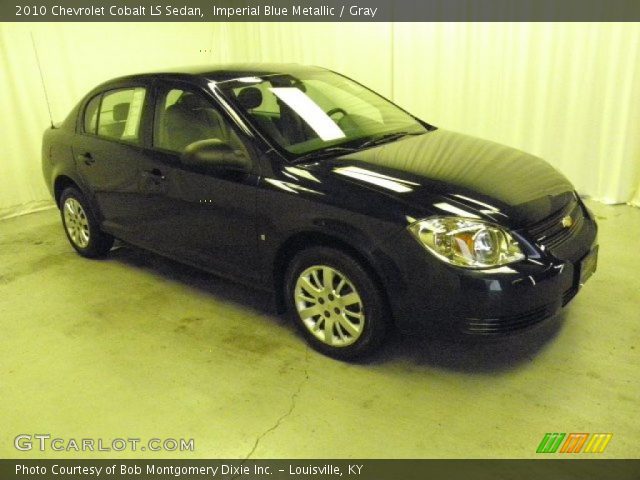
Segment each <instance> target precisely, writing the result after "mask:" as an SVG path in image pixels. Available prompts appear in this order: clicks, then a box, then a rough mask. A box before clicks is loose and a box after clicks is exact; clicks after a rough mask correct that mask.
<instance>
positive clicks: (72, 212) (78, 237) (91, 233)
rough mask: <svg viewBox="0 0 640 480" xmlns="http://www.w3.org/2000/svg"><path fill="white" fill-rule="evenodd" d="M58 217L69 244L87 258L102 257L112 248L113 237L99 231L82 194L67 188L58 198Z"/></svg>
mask: <svg viewBox="0 0 640 480" xmlns="http://www.w3.org/2000/svg"><path fill="white" fill-rule="evenodd" d="M60 216H61V217H62V226H63V227H64V232H65V234H66V235H67V239H68V240H69V243H70V244H71V246H72V247H73V248H75V250H76V251H77V252H78V253H79V254H80V255H82V256H83V257H87V258H99V257H104V256H105V255H106V254H107V253H109V250H111V247H112V246H113V237H112V236H111V235H107V234H106V233H104V232H102V231H101V230H100V227H99V226H98V221H97V220H96V216H95V214H94V213H93V211H92V210H91V207H90V206H89V202H87V201H86V199H85V198H84V196H83V195H82V193H80V191H78V189H77V188H74V187H68V188H66V189H65V190H64V191H63V192H62V195H61V196H60Z"/></svg>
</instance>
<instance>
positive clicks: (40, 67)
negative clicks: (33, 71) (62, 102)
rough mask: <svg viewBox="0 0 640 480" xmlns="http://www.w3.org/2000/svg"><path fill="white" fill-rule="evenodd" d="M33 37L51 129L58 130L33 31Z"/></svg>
mask: <svg viewBox="0 0 640 480" xmlns="http://www.w3.org/2000/svg"><path fill="white" fill-rule="evenodd" d="M29 33H30V35H31V44H32V45H33V53H35V55H36V63H37V64H38V71H39V72H40V81H41V82H42V90H44V99H45V101H46V102H47V110H48V111H49V121H50V122H51V128H56V127H55V125H54V124H53V115H51V104H50V103H49V95H48V94H47V87H46V85H45V84H44V75H42V66H41V65H40V57H39V56H38V49H37V48H36V39H35V38H34V37H33V31H31V32H29Z"/></svg>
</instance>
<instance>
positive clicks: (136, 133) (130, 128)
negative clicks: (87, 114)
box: [98, 88, 145, 143]
mask: <svg viewBox="0 0 640 480" xmlns="http://www.w3.org/2000/svg"><path fill="white" fill-rule="evenodd" d="M144 97H145V89H144V88H128V89H124V90H115V91H111V92H107V93H105V94H104V96H103V97H102V104H101V105H100V115H99V117H98V135H100V136H103V137H107V138H113V139H115V140H124V141H129V142H136V143H137V142H138V141H139V140H140V118H141V117H142V106H143V104H144Z"/></svg>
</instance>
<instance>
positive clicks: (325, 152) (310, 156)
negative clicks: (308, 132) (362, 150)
mask: <svg viewBox="0 0 640 480" xmlns="http://www.w3.org/2000/svg"><path fill="white" fill-rule="evenodd" d="M356 150H357V148H350V147H328V148H323V149H321V150H316V151H315V152H309V153H306V154H304V155H301V156H300V157H298V158H296V159H294V162H295V163H301V162H305V161H307V160H316V159H319V158H323V157H327V156H331V155H335V154H344V153H352V152H355V151H356Z"/></svg>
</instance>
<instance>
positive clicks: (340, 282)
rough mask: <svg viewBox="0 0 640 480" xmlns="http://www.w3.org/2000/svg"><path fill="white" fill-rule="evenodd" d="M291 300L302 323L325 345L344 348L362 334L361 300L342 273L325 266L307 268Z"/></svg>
mask: <svg viewBox="0 0 640 480" xmlns="http://www.w3.org/2000/svg"><path fill="white" fill-rule="evenodd" d="M294 300H295V305H296V309H297V310H298V315H299V316H300V319H301V320H302V323H303V324H304V326H305V327H307V329H308V330H309V332H311V333H312V334H313V335H314V336H315V337H316V338H317V339H318V340H320V341H321V342H323V343H324V344H326V345H329V346H331V347H346V346H348V345H351V344H353V343H354V342H355V341H356V340H358V338H360V336H361V335H362V332H363V330H364V325H365V315H364V307H363V305H362V300H361V298H360V295H359V294H358V291H357V290H356V288H355V287H354V286H353V283H351V281H350V280H349V279H348V278H347V276H346V275H345V274H343V273H342V272H339V271H338V270H336V269H334V268H332V267H329V266H327V265H314V266H312V267H309V268H307V269H306V270H305V271H303V272H302V273H301V274H300V276H299V277H298V280H297V281H296V286H295V292H294Z"/></svg>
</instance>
